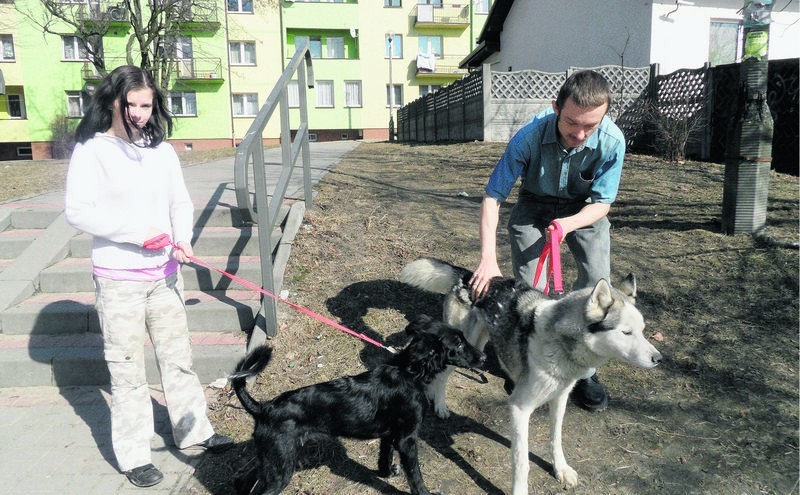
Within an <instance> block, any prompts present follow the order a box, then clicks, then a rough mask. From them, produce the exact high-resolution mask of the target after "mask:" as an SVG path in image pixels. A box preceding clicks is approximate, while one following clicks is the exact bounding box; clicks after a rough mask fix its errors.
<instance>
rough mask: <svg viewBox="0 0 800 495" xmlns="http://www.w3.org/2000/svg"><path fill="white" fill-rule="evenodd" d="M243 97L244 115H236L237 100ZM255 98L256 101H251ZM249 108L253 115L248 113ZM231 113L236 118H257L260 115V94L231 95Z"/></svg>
mask: <svg viewBox="0 0 800 495" xmlns="http://www.w3.org/2000/svg"><path fill="white" fill-rule="evenodd" d="M237 97H241V98H242V101H241V107H242V112H243V113H236V101H235V100H236V98H237ZM250 97H254V101H250V100H251V98H250ZM248 106H250V107H251V108H250V110H252V113H248ZM231 113H232V114H233V116H234V117H255V116H256V115H258V93H231Z"/></svg>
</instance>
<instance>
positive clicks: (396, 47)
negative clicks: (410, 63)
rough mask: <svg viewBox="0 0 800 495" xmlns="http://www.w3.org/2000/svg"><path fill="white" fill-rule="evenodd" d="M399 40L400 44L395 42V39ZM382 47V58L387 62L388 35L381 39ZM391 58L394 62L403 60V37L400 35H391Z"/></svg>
mask: <svg viewBox="0 0 800 495" xmlns="http://www.w3.org/2000/svg"><path fill="white" fill-rule="evenodd" d="M398 38H400V42H399V43H398V42H397V39H398ZM383 42H384V47H383V58H384V59H385V60H389V58H390V57H389V33H386V34H385V35H384V38H383ZM398 50H399V51H400V53H399V54H396V52H397V51H398ZM391 58H392V59H394V60H402V58H403V35H402V34H393V35H392V53H391Z"/></svg>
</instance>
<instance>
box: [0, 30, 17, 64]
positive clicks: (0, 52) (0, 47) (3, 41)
mask: <svg viewBox="0 0 800 495" xmlns="http://www.w3.org/2000/svg"><path fill="white" fill-rule="evenodd" d="M6 47H11V58H6V56H5V53H6ZM16 61H17V52H16V50H15V49H14V35H13V34H0V62H16Z"/></svg>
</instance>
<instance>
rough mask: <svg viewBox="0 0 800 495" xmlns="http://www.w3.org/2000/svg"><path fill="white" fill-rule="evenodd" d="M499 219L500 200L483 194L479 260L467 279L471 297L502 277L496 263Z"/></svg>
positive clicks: (482, 291) (484, 290)
mask: <svg viewBox="0 0 800 495" xmlns="http://www.w3.org/2000/svg"><path fill="white" fill-rule="evenodd" d="M499 221H500V202H499V201H498V200H496V199H494V198H492V197H491V196H484V197H483V203H481V218H480V226H479V232H480V239H481V260H480V263H479V264H478V268H476V269H475V273H473V275H472V278H471V279H470V281H469V284H470V287H471V288H472V297H473V298H476V299H477V298H479V297H481V296H483V295H484V294H485V293H486V291H487V290H488V289H489V282H490V281H491V280H492V278H494V277H502V276H503V274H502V273H501V272H500V267H499V266H498V265H497V224H498V222H499Z"/></svg>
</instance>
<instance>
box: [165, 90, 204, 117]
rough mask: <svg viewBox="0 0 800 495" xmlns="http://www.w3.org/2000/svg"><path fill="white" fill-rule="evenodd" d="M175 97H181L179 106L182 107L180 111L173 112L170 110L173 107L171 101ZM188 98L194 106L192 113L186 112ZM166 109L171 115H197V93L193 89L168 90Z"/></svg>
mask: <svg viewBox="0 0 800 495" xmlns="http://www.w3.org/2000/svg"><path fill="white" fill-rule="evenodd" d="M187 95H191V98H189V99H187V98H186V96H187ZM176 97H180V99H181V107H182V112H181V113H174V112H173V111H172V108H173V107H172V101H173V98H176ZM190 100H191V102H192V104H193V106H194V113H188V112H187V111H186V110H187V107H189V105H188V104H187V102H189V101H190ZM167 110H168V111H169V113H170V115H172V116H173V117H197V93H196V92H195V91H170V92H169V93H167Z"/></svg>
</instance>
